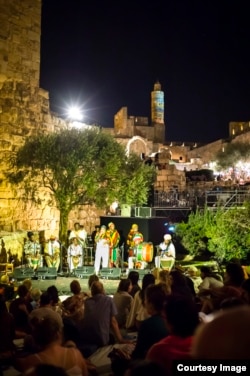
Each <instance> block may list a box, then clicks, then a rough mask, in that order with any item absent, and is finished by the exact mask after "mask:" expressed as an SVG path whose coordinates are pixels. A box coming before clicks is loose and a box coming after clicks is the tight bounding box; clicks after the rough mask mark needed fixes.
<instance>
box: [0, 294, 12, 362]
mask: <svg viewBox="0 0 250 376" xmlns="http://www.w3.org/2000/svg"><path fill="white" fill-rule="evenodd" d="M0 333H1V341H0V361H1V360H2V359H3V360H4V361H5V363H6V362H7V361H8V362H10V363H11V361H13V356H14V353H15V346H14V344H13V340H14V338H15V322H14V318H13V316H12V314H11V313H9V312H8V310H7V306H6V301H5V298H4V296H3V295H0Z"/></svg>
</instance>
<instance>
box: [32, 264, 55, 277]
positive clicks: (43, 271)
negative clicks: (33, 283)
mask: <svg viewBox="0 0 250 376" xmlns="http://www.w3.org/2000/svg"><path fill="white" fill-rule="evenodd" d="M36 276H37V278H38V279H57V270H56V268H54V267H52V268H47V267H46V266H44V267H40V268H37V270H36Z"/></svg>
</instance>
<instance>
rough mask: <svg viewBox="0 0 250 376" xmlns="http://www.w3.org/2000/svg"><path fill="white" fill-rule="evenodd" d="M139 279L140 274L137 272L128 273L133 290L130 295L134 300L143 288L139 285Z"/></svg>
mask: <svg viewBox="0 0 250 376" xmlns="http://www.w3.org/2000/svg"><path fill="white" fill-rule="evenodd" d="M139 278H140V275H139V272H137V271H136V270H130V272H129V273H128V279H130V281H131V283H132V289H131V291H130V292H129V294H130V295H131V296H132V297H133V298H134V296H135V294H136V293H137V291H140V290H141V287H140V285H139Z"/></svg>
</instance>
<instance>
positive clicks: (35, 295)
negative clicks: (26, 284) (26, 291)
mask: <svg viewBox="0 0 250 376" xmlns="http://www.w3.org/2000/svg"><path fill="white" fill-rule="evenodd" d="M41 295H42V291H41V290H40V289H38V288H34V289H32V290H31V292H30V297H31V299H32V300H33V301H34V302H39V300H40V298H41Z"/></svg>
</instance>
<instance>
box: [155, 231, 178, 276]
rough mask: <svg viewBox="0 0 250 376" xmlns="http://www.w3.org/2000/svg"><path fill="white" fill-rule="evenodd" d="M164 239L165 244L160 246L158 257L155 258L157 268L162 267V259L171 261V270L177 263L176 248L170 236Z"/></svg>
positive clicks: (167, 235) (166, 235)
mask: <svg viewBox="0 0 250 376" xmlns="http://www.w3.org/2000/svg"><path fill="white" fill-rule="evenodd" d="M163 239H164V240H163V242H162V243H161V244H160V245H159V251H158V255H157V256H155V267H156V268H160V267H161V258H162V259H164V260H169V261H170V264H169V270H171V269H172V267H173V266H174V263H175V246H174V243H173V242H172V236H171V235H170V234H165V235H164V237H163Z"/></svg>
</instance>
